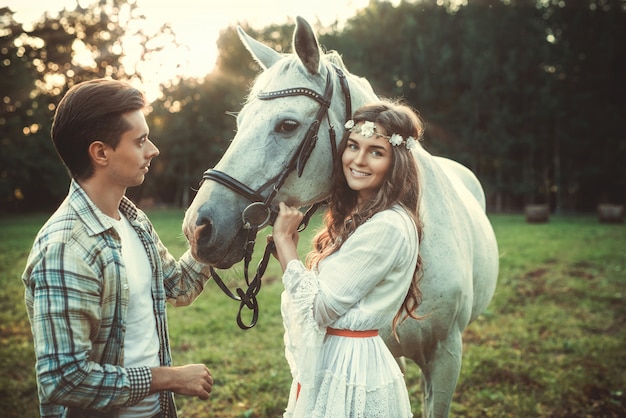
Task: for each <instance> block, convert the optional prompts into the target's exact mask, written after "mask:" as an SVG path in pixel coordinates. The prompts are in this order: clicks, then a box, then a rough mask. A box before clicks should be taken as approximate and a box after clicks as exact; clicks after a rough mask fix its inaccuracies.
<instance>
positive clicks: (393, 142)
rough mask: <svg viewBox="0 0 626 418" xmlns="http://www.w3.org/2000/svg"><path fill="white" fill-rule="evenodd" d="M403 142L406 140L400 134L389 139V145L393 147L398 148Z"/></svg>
mask: <svg viewBox="0 0 626 418" xmlns="http://www.w3.org/2000/svg"><path fill="white" fill-rule="evenodd" d="M402 141H404V138H402V136H400V135H398V134H393V135H391V138H389V143H390V144H391V145H393V146H394V147H397V146H398V145H400V144H401V143H402Z"/></svg>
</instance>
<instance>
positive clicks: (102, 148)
mask: <svg viewBox="0 0 626 418" xmlns="http://www.w3.org/2000/svg"><path fill="white" fill-rule="evenodd" d="M107 151H108V146H107V145H106V144H105V143H104V142H102V141H93V142H92V143H91V144H89V149H88V152H89V157H90V158H91V161H92V162H93V164H94V166H97V167H104V166H106V165H107V164H108V163H109V156H108V152H107Z"/></svg>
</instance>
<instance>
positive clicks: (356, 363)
mask: <svg viewBox="0 0 626 418" xmlns="http://www.w3.org/2000/svg"><path fill="white" fill-rule="evenodd" d="M346 128H347V130H346V134H345V135H344V137H343V138H342V141H341V143H340V145H339V155H341V159H340V160H338V161H337V164H336V166H335V167H334V172H333V185H332V191H331V198H330V202H329V207H328V212H327V214H326V218H325V227H324V228H323V230H322V231H321V232H320V233H319V234H318V235H317V236H316V237H315V239H314V242H313V244H314V245H313V250H312V252H311V253H310V254H309V256H308V257H307V266H306V267H305V265H304V264H303V263H302V262H301V261H300V260H299V258H298V254H297V244H298V233H297V228H298V225H299V223H300V220H301V219H302V214H301V212H300V211H299V210H298V209H296V208H291V207H288V206H286V205H285V204H284V203H282V202H281V203H280V212H279V215H278V218H277V220H276V222H275V224H274V230H273V234H272V235H273V240H274V242H275V244H276V256H277V258H278V260H279V262H280V264H281V267H282V269H283V271H284V275H283V283H284V286H285V291H284V292H283V296H282V314H283V322H284V326H285V346H286V350H285V354H286V357H287V360H288V362H289V365H290V367H291V372H292V375H293V377H294V382H293V384H292V389H291V393H290V397H289V403H288V406H287V410H286V412H285V416H286V417H326V418H327V417H342V418H343V417H394V418H398V417H412V416H413V414H412V413H411V405H410V402H409V397H408V392H407V389H406V385H405V382H404V376H403V375H402V372H401V370H400V368H399V367H398V365H397V363H396V361H395V359H394V358H393V356H392V354H391V352H390V351H389V349H388V348H387V347H386V345H385V343H384V342H383V340H382V338H381V337H380V336H378V329H379V328H381V327H384V326H386V325H388V324H389V322H390V321H392V329H393V332H394V335H395V334H396V327H397V325H398V324H399V322H401V321H402V320H404V319H406V318H407V317H408V316H411V317H413V318H416V319H419V318H418V317H416V314H415V311H416V309H417V307H418V306H419V304H420V303H421V293H420V290H419V286H418V284H419V280H420V278H421V272H422V268H421V258H420V257H419V255H418V246H419V242H420V240H421V235H422V226H421V222H420V216H419V211H418V208H419V196H420V192H419V190H420V189H419V181H418V170H417V165H416V163H415V159H414V157H413V154H412V152H411V149H412V148H413V147H415V146H417V145H416V141H417V140H419V139H420V138H421V136H422V133H423V125H422V122H421V120H420V119H419V117H418V116H417V115H416V114H415V113H414V112H413V111H412V110H411V108H409V107H408V106H405V105H402V104H399V103H394V102H388V101H383V102H379V103H375V104H371V105H367V106H365V107H362V108H361V109H359V110H357V111H356V113H355V114H354V116H353V119H352V120H350V121H348V122H347V123H346ZM396 337H397V336H396Z"/></svg>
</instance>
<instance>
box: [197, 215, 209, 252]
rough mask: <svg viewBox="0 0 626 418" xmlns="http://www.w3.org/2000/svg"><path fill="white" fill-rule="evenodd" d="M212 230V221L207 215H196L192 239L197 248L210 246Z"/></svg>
mask: <svg viewBox="0 0 626 418" xmlns="http://www.w3.org/2000/svg"><path fill="white" fill-rule="evenodd" d="M212 232H213V222H212V221H211V219H210V218H209V217H208V216H198V219H197V220H196V228H195V231H194V241H195V243H196V246H197V247H198V249H205V248H207V247H209V246H210V243H211V237H212Z"/></svg>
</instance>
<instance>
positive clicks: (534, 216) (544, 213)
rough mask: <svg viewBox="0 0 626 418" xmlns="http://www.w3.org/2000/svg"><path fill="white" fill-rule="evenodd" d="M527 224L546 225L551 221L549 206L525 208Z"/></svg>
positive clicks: (527, 206) (528, 206)
mask: <svg viewBox="0 0 626 418" xmlns="http://www.w3.org/2000/svg"><path fill="white" fill-rule="evenodd" d="M524 214H525V215H526V222H528V223H531V224H537V223H546V222H548V221H549V220H550V208H549V207H548V205H526V206H525V207H524Z"/></svg>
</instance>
